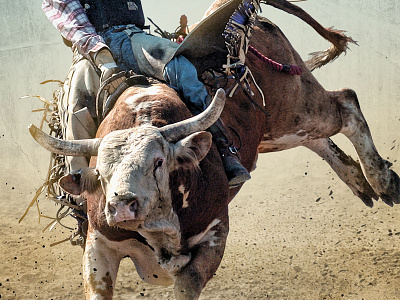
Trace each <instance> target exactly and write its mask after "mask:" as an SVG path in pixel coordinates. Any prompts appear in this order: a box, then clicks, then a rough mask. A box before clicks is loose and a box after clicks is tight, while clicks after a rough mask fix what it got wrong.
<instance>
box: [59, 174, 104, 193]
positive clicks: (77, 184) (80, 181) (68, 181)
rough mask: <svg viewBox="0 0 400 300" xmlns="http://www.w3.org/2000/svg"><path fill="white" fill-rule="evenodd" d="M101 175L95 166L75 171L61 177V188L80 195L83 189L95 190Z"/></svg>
mask: <svg viewBox="0 0 400 300" xmlns="http://www.w3.org/2000/svg"><path fill="white" fill-rule="evenodd" d="M99 183H100V181H99V175H98V172H97V171H96V170H95V169H94V168H85V169H82V170H79V171H74V172H72V173H70V174H68V175H65V176H63V177H61V178H60V180H59V181H58V184H59V186H60V187H61V189H62V190H63V191H64V192H66V193H68V194H71V195H80V194H82V193H83V191H85V190H86V191H88V192H90V193H91V192H93V191H94V190H95V189H96V188H97V187H98V186H99Z"/></svg>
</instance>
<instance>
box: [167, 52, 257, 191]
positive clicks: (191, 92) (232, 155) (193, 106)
mask: <svg viewBox="0 0 400 300" xmlns="http://www.w3.org/2000/svg"><path fill="white" fill-rule="evenodd" d="M164 78H165V80H166V81H167V82H168V83H169V84H170V85H172V86H173V87H175V88H176V89H177V90H178V91H179V92H181V93H182V95H183V98H184V99H185V102H186V105H187V106H188V108H189V109H190V110H191V112H192V113H193V114H199V113H200V112H202V111H203V110H204V109H205V108H206V103H207V102H208V99H209V98H210V97H209V95H208V92H207V89H206V87H205V86H204V84H203V83H201V82H200V81H199V80H198V78H197V71H196V68H195V67H194V66H193V64H192V63H191V62H190V61H189V60H188V59H186V58H185V57H183V56H178V57H176V58H174V59H173V60H171V62H169V63H168V64H167V65H166V66H165V68H164ZM209 131H210V132H211V133H212V135H213V139H214V141H215V143H216V145H217V148H218V151H219V153H220V155H221V158H222V162H223V165H224V168H225V173H226V175H227V177H228V181H229V186H230V187H236V186H238V185H239V184H241V183H243V182H245V181H246V180H248V179H250V174H249V172H248V171H247V169H246V168H245V167H243V166H242V164H241V163H240V160H239V158H238V156H237V153H236V151H235V148H234V147H233V143H232V140H231V138H230V137H229V134H228V131H227V130H226V128H225V126H224V125H223V123H222V121H221V120H219V121H218V122H216V123H215V124H214V125H212V126H211V127H210V128H209Z"/></svg>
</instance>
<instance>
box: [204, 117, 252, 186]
mask: <svg viewBox="0 0 400 300" xmlns="http://www.w3.org/2000/svg"><path fill="white" fill-rule="evenodd" d="M208 131H209V132H210V133H211V134H212V136H213V140H214V141H215V144H216V146H217V149H218V152H219V154H220V155H221V159H222V163H223V165H224V169H225V174H226V176H227V177H228V183H229V188H235V187H238V186H239V185H240V184H242V183H244V182H245V181H246V180H249V179H250V174H249V172H248V171H247V169H246V168H245V167H243V165H242V164H241V162H240V160H239V157H238V153H237V149H236V148H235V146H233V142H232V140H231V139H230V138H229V133H228V131H227V130H226V128H225V127H224V124H223V123H222V120H221V119H218V120H217V122H216V123H215V124H214V125H212V126H211V127H210V128H209V129H208Z"/></svg>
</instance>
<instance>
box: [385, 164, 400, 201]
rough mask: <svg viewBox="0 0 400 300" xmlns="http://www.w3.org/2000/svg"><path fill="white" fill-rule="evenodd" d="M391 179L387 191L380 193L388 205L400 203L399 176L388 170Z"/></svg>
mask: <svg viewBox="0 0 400 300" xmlns="http://www.w3.org/2000/svg"><path fill="white" fill-rule="evenodd" d="M390 172H391V175H392V176H391V179H390V183H389V188H388V191H387V193H384V194H381V199H382V201H383V202H385V203H386V204H387V205H389V206H393V204H399V203H400V178H399V175H397V174H396V173H395V172H394V171H392V170H390Z"/></svg>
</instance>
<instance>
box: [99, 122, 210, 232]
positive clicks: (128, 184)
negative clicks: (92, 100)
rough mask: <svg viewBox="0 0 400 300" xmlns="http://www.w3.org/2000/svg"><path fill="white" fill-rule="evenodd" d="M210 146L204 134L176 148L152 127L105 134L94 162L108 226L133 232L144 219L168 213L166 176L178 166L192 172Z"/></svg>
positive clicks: (199, 133) (183, 141) (174, 144)
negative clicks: (102, 193)
mask: <svg viewBox="0 0 400 300" xmlns="http://www.w3.org/2000/svg"><path fill="white" fill-rule="evenodd" d="M210 146H211V135H210V134H209V133H208V132H198V133H194V134H191V135H190V136H188V137H186V138H184V139H182V140H179V141H178V142H176V143H171V142H168V141H167V140H166V139H165V138H164V137H163V136H162V135H161V133H160V131H159V130H158V128H155V127H151V126H143V127H139V128H137V129H133V130H123V131H116V132H112V133H110V134H108V135H107V136H106V137H105V138H104V139H103V141H102V142H101V144H100V147H99V150H98V159H97V171H98V174H99V178H100V181H101V184H102V188H103V191H104V194H105V195H106V206H105V216H106V219H107V223H108V224H109V225H110V226H118V227H122V228H125V229H130V230H137V229H140V227H141V226H142V224H143V222H145V221H146V220H152V219H155V218H157V216H160V215H166V214H168V213H169V212H170V210H171V209H172V207H171V193H170V190H169V174H170V173H171V172H172V171H173V170H175V169H176V168H179V167H184V168H195V167H197V165H198V163H199V162H200V160H201V159H203V158H204V156H205V155H206V154H207V152H208V150H209V148H210Z"/></svg>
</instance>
